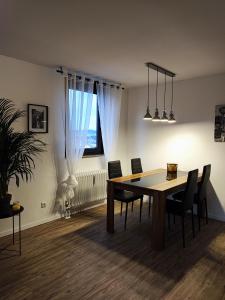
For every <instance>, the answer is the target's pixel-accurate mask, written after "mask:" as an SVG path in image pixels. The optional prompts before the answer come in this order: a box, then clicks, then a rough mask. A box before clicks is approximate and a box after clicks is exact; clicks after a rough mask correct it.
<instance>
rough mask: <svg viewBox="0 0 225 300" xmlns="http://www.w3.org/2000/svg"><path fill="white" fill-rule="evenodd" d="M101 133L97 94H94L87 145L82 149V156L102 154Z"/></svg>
mask: <svg viewBox="0 0 225 300" xmlns="http://www.w3.org/2000/svg"><path fill="white" fill-rule="evenodd" d="M103 153H104V151H103V145H102V133H101V126H100V118H99V112H98V103H97V95H96V94H94V97H93V101H92V108H91V118H90V124H89V129H88V134H87V145H86V147H85V150H84V156H86V155H97V154H103Z"/></svg>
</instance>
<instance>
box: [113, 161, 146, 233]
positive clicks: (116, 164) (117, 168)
mask: <svg viewBox="0 0 225 300" xmlns="http://www.w3.org/2000/svg"><path fill="white" fill-rule="evenodd" d="M108 176H109V179H113V178H118V177H122V176H123V175H122V169H121V163H120V161H119V160H115V161H109V162H108ZM114 199H115V200H117V201H120V202H121V210H120V215H122V210H123V203H126V212H125V222H124V229H125V230H126V227H127V211H128V204H129V203H130V202H133V201H136V200H139V199H140V200H141V202H140V222H141V209H142V205H143V195H138V194H135V193H133V192H130V191H122V190H115V192H114Z"/></svg>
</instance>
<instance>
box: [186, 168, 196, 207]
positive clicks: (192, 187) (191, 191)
mask: <svg viewBox="0 0 225 300" xmlns="http://www.w3.org/2000/svg"><path fill="white" fill-rule="evenodd" d="M197 187H198V169H196V170H193V171H190V172H188V179H187V185H186V188H185V191H184V199H183V201H184V208H185V209H186V210H187V209H192V207H193V201H194V196H195V194H196V191H197Z"/></svg>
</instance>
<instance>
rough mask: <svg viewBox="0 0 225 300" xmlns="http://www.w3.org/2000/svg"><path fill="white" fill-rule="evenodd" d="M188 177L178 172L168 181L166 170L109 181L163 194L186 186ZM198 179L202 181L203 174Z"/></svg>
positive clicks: (182, 172)
mask: <svg viewBox="0 0 225 300" xmlns="http://www.w3.org/2000/svg"><path fill="white" fill-rule="evenodd" d="M187 176H188V172H184V171H178V172H177V178H175V179H172V180H168V179H167V170H166V169H155V170H151V171H147V172H143V173H139V174H133V175H128V176H123V177H118V178H114V179H110V180H109V181H111V182H115V183H121V184H126V185H132V186H137V187H143V188H147V189H150V190H154V191H160V192H163V191H167V190H170V189H172V188H175V187H177V186H180V185H183V184H185V183H186V182H187ZM198 177H199V179H200V178H201V174H199V175H198Z"/></svg>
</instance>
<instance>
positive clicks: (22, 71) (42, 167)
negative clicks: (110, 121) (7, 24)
mask: <svg viewBox="0 0 225 300" xmlns="http://www.w3.org/2000/svg"><path fill="white" fill-rule="evenodd" d="M0 70H1V71H0V97H6V98H9V99H11V100H13V101H14V102H15V103H16V105H17V107H18V108H21V109H26V107H27V104H28V103H34V104H43V105H48V106H49V133H48V134H40V135H38V137H40V138H41V139H43V141H45V142H46V143H47V144H48V146H47V152H46V153H44V154H42V155H41V157H40V159H38V160H37V161H36V170H35V171H34V180H33V181H32V182H31V183H29V184H26V183H22V184H21V186H20V188H19V189H18V188H17V187H16V186H15V184H14V183H12V184H11V185H10V193H12V194H13V200H18V201H20V202H21V203H22V205H23V206H24V207H25V211H24V212H23V216H22V224H23V227H24V228H27V227H30V226H34V225H37V224H40V223H43V222H46V221H50V220H52V219H54V218H57V217H58V214H55V213H53V208H54V204H55V193H56V187H57V180H56V170H55V163H54V154H55V152H56V151H55V150H56V148H57V146H59V148H60V149H61V156H62V157H63V153H64V152H63V151H64V142H63V128H61V122H62V120H60V118H59V113H61V114H62V115H63V111H62V110H61V111H60V109H59V106H60V105H61V104H62V102H63V101H64V82H63V78H62V77H61V76H60V75H58V74H57V73H56V72H55V70H54V69H50V68H46V67H42V66H38V65H34V64H31V63H27V62H24V61H20V60H16V59H13V58H9V57H5V56H0ZM126 105H127V101H126V99H125V98H124V101H123V105H122V112H121V123H120V137H119V139H120V147H119V148H118V157H120V159H122V160H124V157H125V156H126V143H122V142H121V141H123V140H124V135H125V132H126V121H127V120H126V115H127V114H126V112H127V108H126ZM16 127H17V128H18V129H21V130H26V129H27V120H26V118H24V120H22V121H21V123H19V124H17V125H16ZM56 141H58V145H57V143H56ZM104 167H105V162H104V157H103V156H101V157H94V158H84V159H83V160H82V163H81V165H80V169H82V170H85V171H86V170H97V169H102V168H104ZM125 167H126V166H125ZM42 201H43V202H46V203H47V207H46V208H44V209H43V208H41V205H40V204H41V202H42ZM10 229H11V220H10V219H8V220H0V236H1V235H4V234H7V233H8V232H9V230H10Z"/></svg>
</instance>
